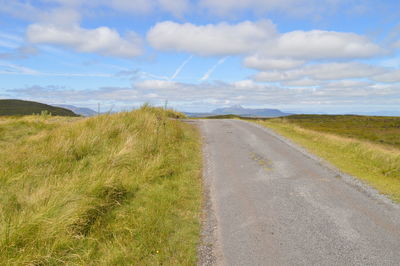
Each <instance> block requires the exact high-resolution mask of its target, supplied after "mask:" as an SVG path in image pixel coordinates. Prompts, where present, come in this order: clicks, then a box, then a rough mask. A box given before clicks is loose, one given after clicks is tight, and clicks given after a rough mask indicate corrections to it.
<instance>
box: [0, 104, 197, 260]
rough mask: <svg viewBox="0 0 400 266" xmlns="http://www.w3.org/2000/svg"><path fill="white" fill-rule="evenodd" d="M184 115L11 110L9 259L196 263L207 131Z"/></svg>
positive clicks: (4, 209) (0, 127) (4, 238)
mask: <svg viewBox="0 0 400 266" xmlns="http://www.w3.org/2000/svg"><path fill="white" fill-rule="evenodd" d="M179 116H181V115H180V114H179V113H175V112H173V111H165V110H162V109H160V108H152V107H149V106H144V107H142V108H141V109H139V110H136V111H133V112H126V113H119V114H113V115H102V116H98V117H93V118H59V117H51V116H28V117H22V118H1V119H0V187H1V190H0V264H4V265H56V264H72V265H161V264H163V265H193V264H195V262H196V247H197V244H198V241H199V227H200V226H199V223H200V222H199V219H200V218H199V216H200V211H201V210H200V209H201V179H200V173H201V171H200V169H201V152H200V150H201V148H200V141H199V139H200V138H199V135H198V132H197V131H196V130H195V129H194V128H193V127H191V126H189V125H187V124H184V123H182V122H180V121H178V120H176V119H172V118H176V117H179Z"/></svg>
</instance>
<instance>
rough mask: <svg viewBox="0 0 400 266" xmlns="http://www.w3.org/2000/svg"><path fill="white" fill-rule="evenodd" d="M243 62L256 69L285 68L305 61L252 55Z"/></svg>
mask: <svg viewBox="0 0 400 266" xmlns="http://www.w3.org/2000/svg"><path fill="white" fill-rule="evenodd" d="M243 63H244V65H245V66H246V67H248V68H254V69H258V70H287V69H293V68H296V67H299V66H301V65H303V64H304V63H305V62H304V61H302V60H293V59H289V58H268V57H261V56H259V55H252V56H248V57H246V58H245V59H244V61H243Z"/></svg>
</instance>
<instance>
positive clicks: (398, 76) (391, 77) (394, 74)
mask: <svg viewBox="0 0 400 266" xmlns="http://www.w3.org/2000/svg"><path fill="white" fill-rule="evenodd" d="M372 79H373V80H375V81H378V82H387V83H393V82H400V69H396V70H392V71H388V72H387V73H383V74H381V75H377V76H375V77H373V78H372Z"/></svg>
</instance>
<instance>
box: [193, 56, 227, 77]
mask: <svg viewBox="0 0 400 266" xmlns="http://www.w3.org/2000/svg"><path fill="white" fill-rule="evenodd" d="M228 57H229V56H225V57H224V58H222V59H220V60H218V62H217V63H216V64H215V65H213V66H212V67H211V68H210V69H209V70H208V71H207V72H206V73H205V74H204V75H203V76H202V77H201V78H200V79H199V81H205V80H207V79H208V78H209V77H210V76H211V74H212V73H213V72H214V71H215V69H216V68H217V67H218V66H219V65H221V64H223V63H224V62H225V61H226V59H228Z"/></svg>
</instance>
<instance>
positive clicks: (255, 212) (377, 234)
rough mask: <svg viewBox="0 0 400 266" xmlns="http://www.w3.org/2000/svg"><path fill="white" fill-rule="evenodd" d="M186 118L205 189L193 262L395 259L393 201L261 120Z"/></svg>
mask: <svg viewBox="0 0 400 266" xmlns="http://www.w3.org/2000/svg"><path fill="white" fill-rule="evenodd" d="M192 123H196V124H198V126H199V127H200V129H201V131H202V134H203V137H204V156H205V169H204V174H205V182H206V187H207V188H208V190H209V192H208V194H209V202H208V204H207V209H208V212H210V213H209V214H208V218H207V221H206V222H205V226H204V236H203V238H204V242H205V244H204V245H205V246H206V247H203V250H202V251H200V256H201V258H200V264H216V265H400V209H399V207H398V205H396V204H393V203H391V202H390V201H388V200H387V199H385V198H383V197H381V196H379V195H378V194H377V193H375V192H374V191H373V190H370V189H368V187H366V186H363V185H357V184H354V182H352V180H351V178H350V179H349V178H348V177H345V176H343V175H339V174H338V172H337V171H335V170H330V169H329V168H328V167H326V166H324V164H323V163H320V162H319V161H318V160H316V159H313V158H311V157H310V156H309V155H308V154H307V153H305V152H303V151H301V150H300V149H299V148H297V147H296V146H294V145H291V144H290V143H288V142H286V141H285V140H283V139H282V138H280V137H278V136H276V135H274V134H273V133H271V132H270V131H269V130H266V129H263V128H262V127H260V126H257V125H254V124H251V123H248V122H245V121H239V120H195V121H192ZM207 234H208V235H207ZM211 245H212V248H210V246H211ZM207 249H208V251H207ZM207 252H209V253H210V252H211V253H212V254H213V257H214V258H213V259H210V254H208V255H207V254H205V253H207ZM206 257H207V258H206Z"/></svg>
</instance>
